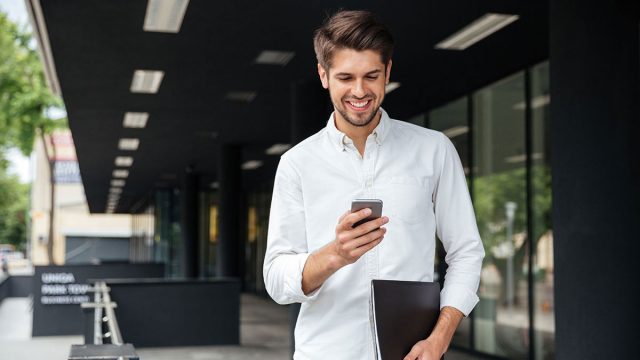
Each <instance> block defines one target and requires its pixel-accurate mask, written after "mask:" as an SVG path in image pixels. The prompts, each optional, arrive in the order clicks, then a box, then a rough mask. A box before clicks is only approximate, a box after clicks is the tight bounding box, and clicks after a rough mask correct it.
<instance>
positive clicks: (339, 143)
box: [327, 108, 391, 151]
mask: <svg viewBox="0 0 640 360" xmlns="http://www.w3.org/2000/svg"><path fill="white" fill-rule="evenodd" d="M380 111H381V112H382V116H380V122H379V123H378V126H376V127H375V129H373V132H372V133H371V135H373V137H374V139H375V141H376V143H377V144H378V145H382V143H383V142H384V139H385V137H386V136H387V134H388V133H389V127H390V125H391V124H390V119H389V115H387V112H386V111H384V109H383V108H380ZM333 116H334V113H331V116H329V120H328V121H327V133H328V134H329V139H330V140H331V142H332V143H333V144H334V145H335V146H336V147H337V148H338V150H340V151H342V150H344V148H345V146H346V145H347V144H352V143H353V142H352V141H351V139H349V137H348V136H347V135H346V134H345V133H343V132H342V131H340V130H338V128H337V127H336V123H335V120H334V117H333Z"/></svg>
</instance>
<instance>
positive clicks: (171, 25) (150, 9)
mask: <svg viewBox="0 0 640 360" xmlns="http://www.w3.org/2000/svg"><path fill="white" fill-rule="evenodd" d="M187 6H189V0H149V1H148V2H147V13H146V15H145V17H144V26H143V29H144V31H152V32H164V33H177V32H179V31H180V27H181V26H182V20H183V19H184V13H185V12H186V11H187Z"/></svg>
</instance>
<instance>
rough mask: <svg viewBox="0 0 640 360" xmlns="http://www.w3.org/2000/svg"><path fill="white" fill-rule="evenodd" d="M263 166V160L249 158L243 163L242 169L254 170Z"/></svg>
mask: <svg viewBox="0 0 640 360" xmlns="http://www.w3.org/2000/svg"><path fill="white" fill-rule="evenodd" d="M260 166H262V161H260V160H249V161H246V162H245V163H244V164H242V166H241V167H242V170H254V169H257V168H259V167H260Z"/></svg>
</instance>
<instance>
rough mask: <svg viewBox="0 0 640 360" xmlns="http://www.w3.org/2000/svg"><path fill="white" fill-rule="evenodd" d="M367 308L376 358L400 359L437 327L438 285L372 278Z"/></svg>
mask: <svg viewBox="0 0 640 360" xmlns="http://www.w3.org/2000/svg"><path fill="white" fill-rule="evenodd" d="M370 307H371V309H370V314H371V331H372V333H373V341H374V347H375V350H376V359H381V360H398V359H402V358H404V357H405V356H406V355H407V354H408V353H409V351H411V348H412V347H413V345H415V344H416V343H417V342H418V341H420V340H424V339H426V338H427V337H428V336H429V334H431V331H432V330H433V328H434V327H435V326H436V322H437V321H438V316H439V315H440V284H438V283H433V282H418V281H396V280H372V281H371V298H370Z"/></svg>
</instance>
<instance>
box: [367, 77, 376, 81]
mask: <svg viewBox="0 0 640 360" xmlns="http://www.w3.org/2000/svg"><path fill="white" fill-rule="evenodd" d="M377 78H378V77H377V76H367V79H369V80H375V79H377Z"/></svg>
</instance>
